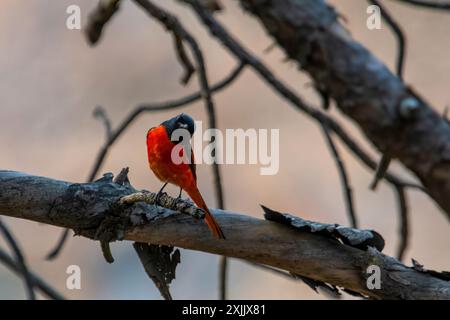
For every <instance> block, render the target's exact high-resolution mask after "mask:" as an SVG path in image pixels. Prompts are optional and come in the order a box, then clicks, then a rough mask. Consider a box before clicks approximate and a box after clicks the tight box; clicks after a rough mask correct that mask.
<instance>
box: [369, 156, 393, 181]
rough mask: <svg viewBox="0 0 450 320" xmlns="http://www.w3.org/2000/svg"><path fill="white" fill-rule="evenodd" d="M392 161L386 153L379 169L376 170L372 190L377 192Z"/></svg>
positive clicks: (378, 166) (379, 164) (382, 157)
mask: <svg viewBox="0 0 450 320" xmlns="http://www.w3.org/2000/svg"><path fill="white" fill-rule="evenodd" d="M391 160H392V159H391V157H389V156H388V155H387V154H386V153H384V154H382V155H381V159H380V162H379V163H378V165H377V169H376V170H375V175H374V177H373V181H372V182H371V183H370V189H371V190H375V189H376V188H377V186H378V183H379V182H380V181H381V180H382V179H383V178H384V176H385V174H386V172H387V171H388V169H389V165H390V163H391Z"/></svg>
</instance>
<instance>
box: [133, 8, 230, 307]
mask: <svg viewBox="0 0 450 320" xmlns="http://www.w3.org/2000/svg"><path fill="white" fill-rule="evenodd" d="M134 1H135V2H136V3H137V4H138V5H140V6H141V7H142V8H143V9H144V10H145V11H146V12H147V13H148V14H149V15H151V16H152V17H153V18H155V19H157V20H158V21H160V22H161V23H162V24H163V25H164V26H165V27H166V28H167V29H168V30H170V31H172V32H173V33H174V34H175V35H176V36H178V37H180V38H181V39H183V41H185V42H186V43H187V44H188V46H189V47H190V49H191V51H192V55H193V57H194V60H195V62H196V65H197V66H196V67H197V72H198V80H199V85H200V92H201V96H202V98H203V100H204V102H205V107H206V112H207V115H208V125H209V128H217V121H216V112H215V108H214V102H213V98H212V95H211V89H210V85H209V81H208V76H207V74H206V67H205V60H204V58H203V53H202V51H201V50H200V47H199V45H198V43H197V41H196V40H195V38H194V37H193V36H192V35H191V34H190V32H188V31H187V30H186V28H184V27H183V25H182V24H181V23H180V22H179V21H178V19H177V18H176V17H175V16H173V15H172V14H171V13H169V12H167V11H166V10H164V9H162V8H160V7H158V6H157V5H155V4H153V3H152V2H150V1H148V0H134ZM203 8H205V7H203ZM213 174H214V190H215V194H216V199H217V202H218V203H217V206H218V208H220V209H225V202H224V195H223V188H222V181H221V180H222V179H221V175H220V169H219V164H218V163H217V161H214V162H213ZM221 259H222V260H221V263H220V269H221V270H220V272H219V273H220V275H221V276H220V282H221V285H220V296H221V298H222V299H223V300H225V299H226V291H225V289H226V284H225V283H222V282H226V270H223V268H226V266H227V263H226V261H224V260H225V259H226V258H225V257H223V258H221Z"/></svg>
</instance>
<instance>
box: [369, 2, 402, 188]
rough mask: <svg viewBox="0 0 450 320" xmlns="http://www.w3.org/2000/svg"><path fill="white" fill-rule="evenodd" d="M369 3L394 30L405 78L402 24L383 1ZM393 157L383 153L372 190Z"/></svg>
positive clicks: (398, 68) (399, 69)
mask: <svg viewBox="0 0 450 320" xmlns="http://www.w3.org/2000/svg"><path fill="white" fill-rule="evenodd" d="M368 1H369V3H372V4H374V5H376V6H378V7H379V8H380V12H381V16H382V18H383V19H384V20H385V21H386V23H387V24H388V25H389V27H390V28H391V30H392V32H393V33H394V35H395V38H396V39H397V46H398V49H397V62H396V73H397V76H398V77H399V78H400V79H403V69H404V64H405V63H404V62H405V48H406V45H405V43H406V40H405V35H404V32H403V30H402V28H401V27H400V25H399V24H398V23H397V22H396V21H395V19H394V18H393V17H392V16H391V14H390V13H389V11H388V10H387V9H386V8H385V7H384V6H383V5H381V3H380V2H379V1H378V0H368ZM391 160H392V159H391V157H390V156H389V155H388V154H387V153H385V154H383V155H382V157H381V160H380V163H379V164H378V166H377V170H376V172H375V176H374V179H373V181H372V183H371V185H370V188H371V189H372V190H375V189H376V187H377V185H378V182H379V181H380V180H381V179H382V178H383V177H384V175H385V174H386V172H387V170H388V169H389V164H390V163H391Z"/></svg>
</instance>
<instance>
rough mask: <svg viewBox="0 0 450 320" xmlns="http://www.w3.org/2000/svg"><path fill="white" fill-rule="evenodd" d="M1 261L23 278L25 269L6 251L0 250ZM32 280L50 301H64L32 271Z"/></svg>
mask: <svg viewBox="0 0 450 320" xmlns="http://www.w3.org/2000/svg"><path fill="white" fill-rule="evenodd" d="M0 261H1V262H2V263H3V264H4V265H5V266H6V267H8V268H9V269H10V270H11V271H13V272H14V273H16V274H17V275H19V276H21V277H23V276H24V274H23V269H22V267H21V266H20V264H18V263H17V262H16V261H14V259H12V258H11V257H10V256H9V255H8V254H7V253H6V252H5V251H3V250H2V249H1V248H0ZM29 275H30V280H31V282H32V284H33V286H34V287H36V288H37V289H39V290H40V291H41V292H42V293H43V294H44V295H46V296H47V297H48V298H50V299H54V300H64V297H63V296H62V295H61V294H60V293H59V292H57V291H56V290H55V289H53V288H52V287H51V286H50V285H49V284H48V283H46V282H45V281H44V280H42V279H41V278H40V277H38V276H37V275H36V274H33V273H32V272H31V271H30V273H29Z"/></svg>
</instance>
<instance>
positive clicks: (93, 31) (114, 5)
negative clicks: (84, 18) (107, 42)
mask: <svg viewBox="0 0 450 320" xmlns="http://www.w3.org/2000/svg"><path fill="white" fill-rule="evenodd" d="M120 1H121V0H100V1H99V2H98V4H97V7H96V8H95V10H94V11H92V13H91V14H90V15H89V18H88V23H87V25H86V28H85V29H84V30H85V35H86V38H87V39H88V42H89V44H91V45H95V44H97V43H98V41H99V40H100V38H101V35H102V32H103V28H104V27H105V25H106V24H107V23H108V22H109V21H110V20H111V18H112V17H113V16H114V14H115V13H116V12H117V11H118V10H119V7H120Z"/></svg>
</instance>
